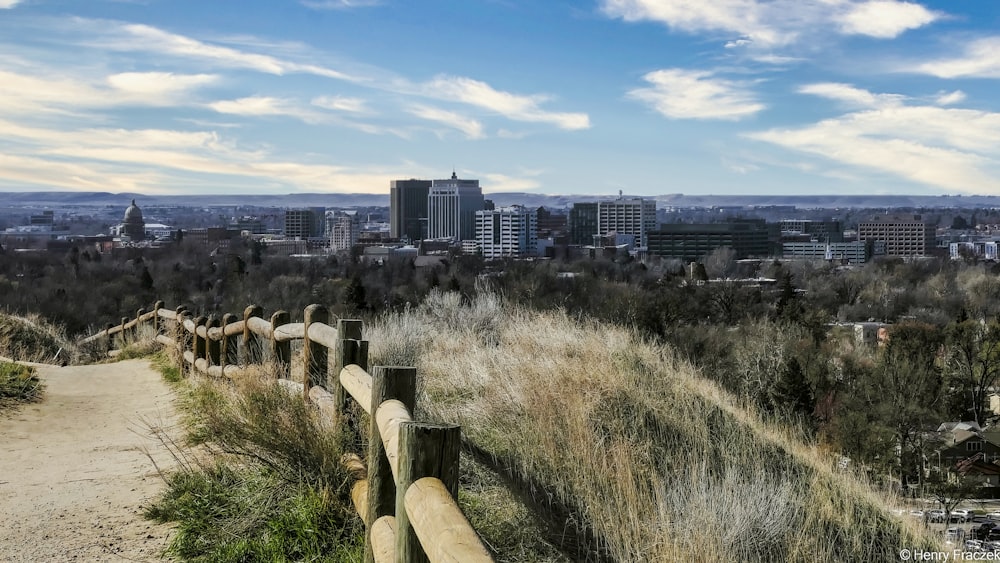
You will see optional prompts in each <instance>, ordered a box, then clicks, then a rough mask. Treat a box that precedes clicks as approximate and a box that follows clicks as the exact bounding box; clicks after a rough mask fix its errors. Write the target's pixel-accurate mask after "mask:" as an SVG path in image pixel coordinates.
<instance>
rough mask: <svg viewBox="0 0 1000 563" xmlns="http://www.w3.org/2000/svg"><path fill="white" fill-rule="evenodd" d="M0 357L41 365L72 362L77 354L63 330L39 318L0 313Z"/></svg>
mask: <svg viewBox="0 0 1000 563" xmlns="http://www.w3.org/2000/svg"><path fill="white" fill-rule="evenodd" d="M0 356H6V357H8V358H12V359H15V360H20V361H23V362H38V363H43V364H44V363H48V364H59V363H75V362H76V360H77V359H78V356H79V351H78V350H77V346H76V344H75V343H73V342H72V341H71V340H69V339H68V338H67V337H66V333H65V331H63V330H62V329H61V328H60V327H57V326H55V325H53V324H52V323H49V322H47V321H45V320H44V319H42V318H41V317H38V316H36V315H29V316H27V317H22V316H17V315H8V314H6V313H0Z"/></svg>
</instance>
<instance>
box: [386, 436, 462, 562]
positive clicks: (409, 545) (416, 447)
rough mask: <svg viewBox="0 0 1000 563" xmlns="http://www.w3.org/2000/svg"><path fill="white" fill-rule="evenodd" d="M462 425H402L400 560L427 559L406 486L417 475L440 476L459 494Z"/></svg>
mask: <svg viewBox="0 0 1000 563" xmlns="http://www.w3.org/2000/svg"><path fill="white" fill-rule="evenodd" d="M461 442H462V429H461V427H459V426H455V425H454V424H434V423H429V422H404V423H403V424H401V425H400V427H399V467H398V470H399V475H398V479H397V481H396V491H398V494H397V495H396V561H406V562H408V563H409V562H426V561H427V556H426V555H425V554H424V550H423V548H422V547H421V546H420V540H419V539H417V535H416V533H414V531H413V527H412V526H410V518H409V516H408V515H407V514H406V506H405V504H404V498H405V497H406V490H407V489H409V488H410V485H411V484H413V482H414V481H416V480H417V479H422V478H424V477H437V478H438V479H440V480H441V482H442V483H444V486H445V488H446V489H448V492H449V493H451V496H452V497H453V498H456V499H457V498H458V457H459V452H460V449H461Z"/></svg>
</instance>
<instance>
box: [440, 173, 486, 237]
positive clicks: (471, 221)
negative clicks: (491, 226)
mask: <svg viewBox="0 0 1000 563" xmlns="http://www.w3.org/2000/svg"><path fill="white" fill-rule="evenodd" d="M485 203H486V200H485V199H484V198H483V190H482V189H481V188H480V187H479V180H462V179H459V178H458V176H456V175H455V173H454V172H452V174H451V178H449V179H446V180H432V181H431V187H430V192H429V193H428V195H427V238H431V239H451V240H455V241H462V240H474V239H475V238H476V212H477V211H482V210H483V208H484V205H485Z"/></svg>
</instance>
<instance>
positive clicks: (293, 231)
mask: <svg viewBox="0 0 1000 563" xmlns="http://www.w3.org/2000/svg"><path fill="white" fill-rule="evenodd" d="M325 227H326V209H324V208H322V207H310V208H308V209H288V210H286V211H285V236H286V237H287V238H298V239H304V240H305V239H309V238H317V237H322V236H323V230H324V228H325Z"/></svg>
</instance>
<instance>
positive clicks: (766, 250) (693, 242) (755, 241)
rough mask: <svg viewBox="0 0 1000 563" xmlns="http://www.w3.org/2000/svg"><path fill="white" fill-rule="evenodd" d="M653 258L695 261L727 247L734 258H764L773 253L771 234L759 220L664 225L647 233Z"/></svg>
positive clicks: (770, 230)
mask: <svg viewBox="0 0 1000 563" xmlns="http://www.w3.org/2000/svg"><path fill="white" fill-rule="evenodd" d="M648 236H649V244H648V252H649V254H650V255H653V256H662V257H665V258H678V259H681V260H684V261H685V262H696V261H699V260H701V259H702V258H704V257H705V256H707V255H708V254H710V253H711V252H712V251H713V250H717V249H719V248H722V247H724V246H725V247H729V248H731V249H733V251H734V252H736V259H737V260H742V259H744V258H752V257H767V256H771V255H772V254H773V253H774V235H773V233H772V229H770V228H769V227H768V225H767V223H765V222H764V221H763V220H759V221H757V220H754V221H736V222H730V223H702V224H684V223H664V224H662V225H660V227H659V228H658V229H656V230H655V231H651V232H650V233H648Z"/></svg>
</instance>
